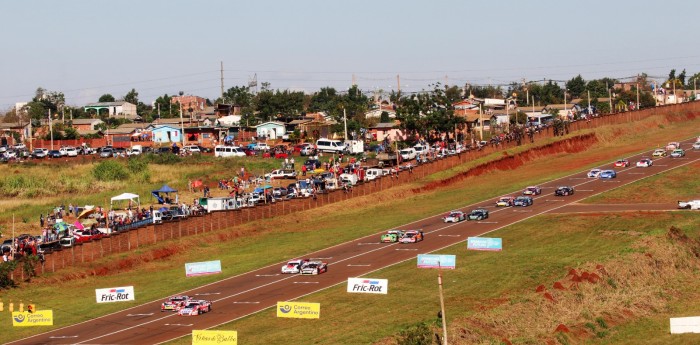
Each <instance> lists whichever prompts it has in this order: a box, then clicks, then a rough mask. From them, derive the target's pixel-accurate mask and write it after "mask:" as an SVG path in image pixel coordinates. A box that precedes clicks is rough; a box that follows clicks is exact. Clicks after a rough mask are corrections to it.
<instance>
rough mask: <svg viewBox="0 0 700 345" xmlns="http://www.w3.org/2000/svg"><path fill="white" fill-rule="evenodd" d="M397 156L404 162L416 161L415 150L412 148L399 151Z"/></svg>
mask: <svg viewBox="0 0 700 345" xmlns="http://www.w3.org/2000/svg"><path fill="white" fill-rule="evenodd" d="M399 154H400V155H401V159H403V160H405V161H410V160H414V159H416V149H414V148H412V147H409V148H407V149H403V150H401V151H399Z"/></svg>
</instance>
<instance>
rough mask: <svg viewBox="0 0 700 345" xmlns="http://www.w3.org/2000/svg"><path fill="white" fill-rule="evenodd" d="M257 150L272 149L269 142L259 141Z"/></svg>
mask: <svg viewBox="0 0 700 345" xmlns="http://www.w3.org/2000/svg"><path fill="white" fill-rule="evenodd" d="M255 150H257V151H270V146H269V145H267V143H258V144H257V145H256V146H255Z"/></svg>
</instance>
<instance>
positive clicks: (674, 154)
mask: <svg viewBox="0 0 700 345" xmlns="http://www.w3.org/2000/svg"><path fill="white" fill-rule="evenodd" d="M683 156H685V151H683V149H675V150H673V152H671V158H681V157H683Z"/></svg>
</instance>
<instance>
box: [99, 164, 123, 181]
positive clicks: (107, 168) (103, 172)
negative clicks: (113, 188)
mask: <svg viewBox="0 0 700 345" xmlns="http://www.w3.org/2000/svg"><path fill="white" fill-rule="evenodd" d="M92 175H93V176H94V177H95V179H96V180H98V181H121V180H126V179H127V178H129V173H128V172H127V171H126V169H125V168H124V166H123V165H121V164H120V163H119V162H117V161H115V160H108V161H104V162H100V163H98V164H97V165H96V166H95V167H94V168H93V169H92Z"/></svg>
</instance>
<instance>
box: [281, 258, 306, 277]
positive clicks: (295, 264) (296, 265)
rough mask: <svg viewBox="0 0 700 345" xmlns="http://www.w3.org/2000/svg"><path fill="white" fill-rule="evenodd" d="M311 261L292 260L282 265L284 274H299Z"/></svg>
mask: <svg viewBox="0 0 700 345" xmlns="http://www.w3.org/2000/svg"><path fill="white" fill-rule="evenodd" d="M309 261H310V260H309V259H297V260H290V261H289V262H287V263H286V264H285V265H282V274H297V273H300V272H301V266H303V265H304V264H305V263H307V262H309Z"/></svg>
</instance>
